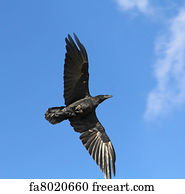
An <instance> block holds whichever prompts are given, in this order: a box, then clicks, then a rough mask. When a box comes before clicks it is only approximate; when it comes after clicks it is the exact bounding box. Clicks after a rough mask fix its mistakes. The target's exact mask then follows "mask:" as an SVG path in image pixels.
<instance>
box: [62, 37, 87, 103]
mask: <svg viewBox="0 0 185 194" xmlns="http://www.w3.org/2000/svg"><path fill="white" fill-rule="evenodd" d="M74 38H75V41H76V43H77V45H78V47H77V45H76V44H75V42H74V41H73V39H72V38H71V36H70V35H68V37H66V38H65V41H66V50H67V52H66V55H65V64H64V98H65V104H66V105H69V104H71V103H73V102H75V101H77V100H79V99H81V98H84V97H85V96H89V95H90V94H89V86H88V85H89V73H88V57H87V52H86V50H85V48H84V46H83V45H82V44H81V42H80V41H79V39H78V38H77V36H76V35H75V34H74Z"/></svg>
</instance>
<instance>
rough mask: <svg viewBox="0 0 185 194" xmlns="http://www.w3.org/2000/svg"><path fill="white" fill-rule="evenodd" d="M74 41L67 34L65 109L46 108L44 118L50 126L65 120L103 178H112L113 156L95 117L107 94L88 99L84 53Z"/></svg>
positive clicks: (76, 39)
mask: <svg viewBox="0 0 185 194" xmlns="http://www.w3.org/2000/svg"><path fill="white" fill-rule="evenodd" d="M74 38H75V41H76V43H77V45H76V44H75V42H74V41H73V39H72V38H71V36H70V35H68V37H67V38H65V41H66V50H67V52H66V54H65V64H64V99H65V104H66V106H61V107H53V108H49V109H48V110H47V112H46V113H45V118H46V120H48V121H49V122H50V123H51V124H56V123H59V122H62V121H63V120H66V119H68V120H69V121H70V124H71V126H72V127H73V128H74V130H75V131H76V132H80V133H81V136H80V139H81V141H82V143H83V145H84V146H85V147H86V149H87V150H88V152H89V153H90V155H91V156H92V158H93V159H94V160H95V161H96V163H97V165H98V166H99V167H100V169H101V171H102V172H103V173H104V177H105V178H111V168H112V171H113V174H114V176H115V160H116V155H115V151H114V148H113V146H112V143H111V141H110V139H109V137H108V136H107V134H106V132H105V129H104V127H103V126H102V125H101V123H100V122H99V120H98V118H97V116H96V112H95V110H96V108H97V106H98V105H99V104H100V103H101V102H103V101H104V100H106V99H108V98H110V97H112V96H111V95H98V96H95V97H92V96H91V95H90V93H89V86H88V82H89V73H88V57H87V52H86V50H85V48H84V46H83V45H82V43H81V42H80V41H79V39H78V38H77V36H76V35H75V34H74ZM111 166H112V167H111Z"/></svg>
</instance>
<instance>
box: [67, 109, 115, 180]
mask: <svg viewBox="0 0 185 194" xmlns="http://www.w3.org/2000/svg"><path fill="white" fill-rule="evenodd" d="M69 120H70V123H71V125H72V126H73V127H74V130H75V131H77V132H80V133H81V136H80V139H81V141H82V143H83V145H84V146H85V147H86V149H87V150H88V152H89V154H90V155H91V156H92V158H93V159H94V160H95V161H96V163H97V165H98V166H99V167H100V170H101V171H102V172H103V173H104V177H105V178H111V166H112V171H113V174H114V176H115V160H116V155H115V151H114V148H113V145H112V143H111V141H110V139H109V137H108V136H107V134H106V132H105V129H104V127H103V126H102V125H101V123H100V122H99V121H98V119H97V117H96V113H95V112H93V113H91V114H90V115H87V116H86V117H83V118H77V117H76V118H72V119H69ZM111 164H112V165H111Z"/></svg>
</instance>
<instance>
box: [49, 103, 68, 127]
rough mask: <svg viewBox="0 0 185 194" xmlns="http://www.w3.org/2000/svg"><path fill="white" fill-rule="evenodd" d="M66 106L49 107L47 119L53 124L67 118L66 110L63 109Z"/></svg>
mask: <svg viewBox="0 0 185 194" xmlns="http://www.w3.org/2000/svg"><path fill="white" fill-rule="evenodd" d="M64 108H65V106H61V107H52V108H48V110H47V111H46V113H45V119H46V120H48V121H49V122H50V123H51V124H57V123H60V122H62V121H63V120H65V119H67V118H66V115H65V112H64V111H62V110H63V109H64Z"/></svg>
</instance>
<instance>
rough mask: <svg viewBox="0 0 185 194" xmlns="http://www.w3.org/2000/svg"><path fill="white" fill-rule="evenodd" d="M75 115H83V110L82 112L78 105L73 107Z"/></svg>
mask: <svg viewBox="0 0 185 194" xmlns="http://www.w3.org/2000/svg"><path fill="white" fill-rule="evenodd" d="M75 113H77V114H78V113H83V110H82V106H81V105H78V106H76V107H75Z"/></svg>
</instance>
